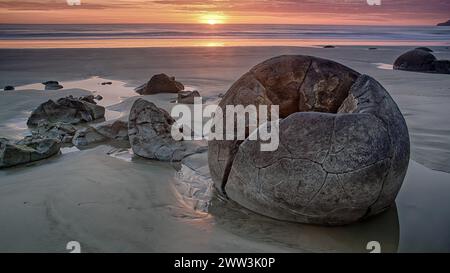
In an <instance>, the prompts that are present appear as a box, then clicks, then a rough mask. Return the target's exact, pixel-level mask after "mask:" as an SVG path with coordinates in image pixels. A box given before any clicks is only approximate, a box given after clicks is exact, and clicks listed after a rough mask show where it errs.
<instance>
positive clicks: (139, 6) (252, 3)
mask: <svg viewBox="0 0 450 273" xmlns="http://www.w3.org/2000/svg"><path fill="white" fill-rule="evenodd" d="M67 1H77V0H20V1H18V0H0V23H41V24H44V23H45V24H48V23H66V24H69V23H70V24H72V23H210V24H219V23H227V24H239V23H247V24H260V23H267V24H351V25H358V24H363V25H364V24H370V25H372V24H377V25H430V24H432V25H434V24H436V23H438V22H442V21H447V20H449V19H450V0H381V1H382V2H381V6H369V5H368V4H367V1H366V0H109V1H107V0H81V5H80V6H69V5H68V4H67Z"/></svg>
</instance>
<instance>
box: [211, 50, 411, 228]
mask: <svg viewBox="0 0 450 273" xmlns="http://www.w3.org/2000/svg"><path fill="white" fill-rule="evenodd" d="M227 105H244V106H247V105H256V106H258V105H279V107H280V117H281V120H280V125H279V126H280V128H279V146H278V149H277V150H276V151H273V152H262V151H261V141H260V140H256V141H252V140H249V139H246V140H245V141H229V140H211V141H209V150H208V162H209V167H210V171H211V177H212V179H213V180H214V183H215V186H216V188H217V189H218V190H219V191H220V192H222V193H223V194H225V195H227V196H228V197H229V198H230V199H232V200H234V201H235V202H237V203H239V204H240V205H242V206H244V207H246V208H248V209H250V210H253V211H255V212H257V213H260V214H263V215H266V216H269V217H272V218H275V219H280V220H286V221H294V222H301V223H311V224H320V225H343V224H349V223H353V222H356V221H359V220H361V219H365V218H366V217H369V216H371V215H375V214H378V213H380V212H382V211H384V210H386V209H387V208H389V207H390V206H391V205H392V204H393V203H394V200H395V198H396V195H397V193H398V192H399V190H400V187H401V185H402V183H403V179H404V177H405V174H406V170H407V167H408V162H409V135H408V129H407V127H406V123H405V120H404V118H403V116H402V114H401V112H400V110H399V109H398V107H397V105H396V104H395V102H394V101H393V100H392V98H391V97H390V96H389V94H388V92H387V91H386V90H385V89H384V88H383V87H382V86H381V85H380V84H379V83H378V82H377V81H376V80H374V79H373V78H371V77H369V76H367V75H361V74H359V73H358V72H356V71H354V70H352V69H350V68H348V67H345V66H343V65H341V64H338V63H336V62H333V61H329V60H325V59H320V58H315V57H310V56H280V57H277V58H273V59H270V60H267V61H265V62H263V63H261V64H259V65H257V66H255V67H254V68H253V69H251V70H250V71H249V72H248V73H246V74H244V75H243V76H242V77H241V78H240V79H239V80H238V81H237V82H235V83H234V84H233V85H232V87H231V88H230V89H229V90H228V92H227V94H226V95H225V97H224V98H223V99H222V101H221V102H220V104H219V106H220V107H221V108H222V109H224V108H225V107H226V106H227ZM224 113H225V111H224ZM226 118H227V117H226V116H225V117H224V119H226ZM250 133H252V132H248V134H247V136H248V135H249V134H250Z"/></svg>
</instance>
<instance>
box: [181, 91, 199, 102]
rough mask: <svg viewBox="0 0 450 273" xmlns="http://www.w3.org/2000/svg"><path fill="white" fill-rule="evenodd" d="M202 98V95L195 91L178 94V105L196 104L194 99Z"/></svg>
mask: <svg viewBox="0 0 450 273" xmlns="http://www.w3.org/2000/svg"><path fill="white" fill-rule="evenodd" d="M197 97H200V93H199V92H198V91H197V90H195V91H185V92H180V93H178V100H177V102H178V103H183V104H194V99H195V98H197Z"/></svg>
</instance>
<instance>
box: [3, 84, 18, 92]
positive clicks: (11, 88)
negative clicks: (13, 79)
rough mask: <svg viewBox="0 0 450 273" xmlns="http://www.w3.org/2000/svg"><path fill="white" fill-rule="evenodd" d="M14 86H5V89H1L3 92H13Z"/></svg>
mask: <svg viewBox="0 0 450 273" xmlns="http://www.w3.org/2000/svg"><path fill="white" fill-rule="evenodd" d="M14 89H15V88H14V86H11V85H7V86H5V87H3V91H14Z"/></svg>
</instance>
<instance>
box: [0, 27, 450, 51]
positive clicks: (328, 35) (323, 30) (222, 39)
mask: <svg viewBox="0 0 450 273" xmlns="http://www.w3.org/2000/svg"><path fill="white" fill-rule="evenodd" d="M328 44H332V45H388V46H405V45H428V46H449V45H450V27H436V26H411V27H408V26H329V25H232V24H224V25H207V24H122V25H10V24H2V25H0V48H34V47H35V48H54V47H55V48H66V47H75V48H78V47H89V48H90V47H108V48H114V47H176V46H258V45H263V46H283V45H286V46H321V45H328Z"/></svg>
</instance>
